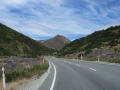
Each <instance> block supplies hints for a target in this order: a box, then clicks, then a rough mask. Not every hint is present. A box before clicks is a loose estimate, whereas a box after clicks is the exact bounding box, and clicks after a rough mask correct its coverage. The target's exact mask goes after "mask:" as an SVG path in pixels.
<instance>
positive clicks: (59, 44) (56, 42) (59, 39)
mask: <svg viewBox="0 0 120 90" xmlns="http://www.w3.org/2000/svg"><path fill="white" fill-rule="evenodd" d="M39 42H40V43H42V44H43V45H45V46H46V47H49V48H52V49H55V50H61V49H62V48H63V47H64V46H65V45H67V44H69V43H70V42H71V41H70V40H69V39H67V38H66V37H64V36H62V35H56V36H55V37H53V38H51V39H49V40H41V41H39Z"/></svg>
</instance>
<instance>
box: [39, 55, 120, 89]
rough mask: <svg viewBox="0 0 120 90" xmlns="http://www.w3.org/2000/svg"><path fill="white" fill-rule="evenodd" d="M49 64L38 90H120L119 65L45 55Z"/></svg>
mask: <svg viewBox="0 0 120 90" xmlns="http://www.w3.org/2000/svg"><path fill="white" fill-rule="evenodd" d="M46 59H47V60H48V61H49V62H50V64H51V69H50V73H49V75H48V77H47V78H46V80H45V81H44V83H43V84H42V86H41V87H40V88H39V90H120V65H119V64H112V63H101V62H87V61H77V60H66V59H58V58H55V57H46Z"/></svg>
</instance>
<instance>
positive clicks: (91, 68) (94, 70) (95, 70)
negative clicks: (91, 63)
mask: <svg viewBox="0 0 120 90" xmlns="http://www.w3.org/2000/svg"><path fill="white" fill-rule="evenodd" d="M89 69H90V70H93V71H97V70H95V69H93V68H89Z"/></svg>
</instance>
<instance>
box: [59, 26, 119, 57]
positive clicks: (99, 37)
mask: <svg viewBox="0 0 120 90" xmlns="http://www.w3.org/2000/svg"><path fill="white" fill-rule="evenodd" d="M80 53H84V55H86V56H87V55H88V54H91V53H93V54H91V56H90V57H103V56H104V58H106V57H109V55H110V56H111V58H114V59H120V25H117V26H111V27H109V28H107V29H105V30H104V29H103V30H99V31H95V32H94V33H92V34H90V35H88V36H86V37H83V38H80V39H76V40H74V41H73V42H71V43H69V44H67V45H66V46H65V47H64V48H63V49H62V50H61V51H60V52H59V54H58V56H66V57H67V56H68V57H69V56H73V57H74V56H75V57H78V56H80V55H79V54H80ZM94 53H97V54H94ZM106 53H107V54H106Z"/></svg>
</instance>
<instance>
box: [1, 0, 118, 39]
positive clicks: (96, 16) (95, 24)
mask: <svg viewBox="0 0 120 90" xmlns="http://www.w3.org/2000/svg"><path fill="white" fill-rule="evenodd" d="M0 22H1V23H3V24H5V25H7V26H9V27H11V28H13V29H14V30H16V31H18V32H20V33H23V34H24V35H27V36H29V37H31V38H33V39H35V40H44V39H49V38H51V37H54V36H55V35H57V34H60V35H64V36H66V37H67V38H69V39H70V40H74V39H78V38H80V37H83V36H86V35H88V34H91V33H93V32H94V31H96V30H101V29H106V28H108V27H110V26H115V25H120V0H0Z"/></svg>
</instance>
